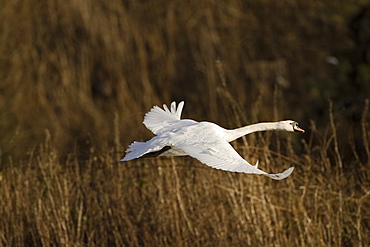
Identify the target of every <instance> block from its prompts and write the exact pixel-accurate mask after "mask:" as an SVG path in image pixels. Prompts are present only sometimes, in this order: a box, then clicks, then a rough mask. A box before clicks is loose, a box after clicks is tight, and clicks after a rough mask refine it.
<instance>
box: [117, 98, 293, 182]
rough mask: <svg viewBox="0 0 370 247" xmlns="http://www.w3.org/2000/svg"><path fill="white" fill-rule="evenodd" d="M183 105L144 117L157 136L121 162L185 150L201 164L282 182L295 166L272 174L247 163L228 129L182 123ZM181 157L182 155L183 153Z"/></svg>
mask: <svg viewBox="0 0 370 247" xmlns="http://www.w3.org/2000/svg"><path fill="white" fill-rule="evenodd" d="M183 107H184V102H183V101H182V102H180V103H179V104H178V106H177V107H176V103H175V102H172V103H171V107H170V108H171V109H169V108H168V107H167V106H166V105H163V109H161V108H159V107H158V106H154V107H153V108H152V109H151V110H150V111H149V112H148V113H147V114H145V117H144V122H143V123H144V125H145V126H146V127H147V128H148V129H149V130H151V131H152V132H153V133H154V134H156V135H157V136H155V137H153V138H152V139H150V140H149V141H147V142H134V143H132V144H131V145H130V147H129V149H127V150H126V152H128V153H127V154H126V156H125V157H124V159H123V160H122V161H127V160H131V159H135V158H140V157H142V156H143V155H144V154H146V153H150V152H153V151H154V152H155V151H159V150H161V149H162V148H163V147H165V146H173V147H176V148H177V149H180V150H179V151H180V152H181V150H182V151H184V152H185V153H186V154H188V155H190V156H191V157H193V158H196V159H198V160H199V161H200V162H202V163H204V164H206V165H208V166H210V167H213V168H216V169H221V170H225V171H232V172H241V173H250V174H261V175H265V176H268V177H270V178H272V179H276V180H280V179H284V178H286V177H288V176H289V175H290V174H291V173H292V172H293V169H294V168H293V167H291V168H289V169H287V170H285V171H284V172H283V173H278V174H269V173H266V172H264V171H262V170H260V169H258V168H257V167H258V162H257V164H256V165H255V166H253V165H251V164H249V163H248V162H247V161H246V160H244V159H243V158H242V157H241V156H240V155H239V154H238V153H237V152H236V151H235V149H234V148H233V147H232V146H231V145H230V144H229V143H228V142H227V141H226V140H225V134H226V132H225V131H226V130H225V129H223V128H221V127H220V126H218V125H216V124H212V123H208V122H201V123H198V122H196V121H194V120H180V117H181V112H182V109H183ZM180 155H182V154H180Z"/></svg>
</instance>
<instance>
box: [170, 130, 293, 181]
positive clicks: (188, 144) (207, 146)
mask: <svg viewBox="0 0 370 247" xmlns="http://www.w3.org/2000/svg"><path fill="white" fill-rule="evenodd" d="M209 131H212V128H208V129H204V130H203V131H201V132H202V133H201V134H199V131H195V134H191V133H189V132H188V133H187V134H186V138H185V141H184V137H181V138H175V139H172V140H171V143H172V145H174V146H175V147H177V148H179V149H181V150H182V151H184V152H185V153H187V154H188V155H189V156H191V157H193V158H195V159H197V160H199V161H200V162H202V163H203V164H206V165H208V166H210V167H213V168H216V169H220V170H225V171H231V172H241V173H249V174H261V175H265V176H268V177H270V178H273V179H276V180H280V179H284V178H286V177H288V176H289V175H290V174H291V173H292V172H293V169H294V168H293V167H291V168H289V169H288V170H286V171H284V172H283V173H278V174H269V173H266V172H264V171H262V170H260V169H258V168H257V166H253V165H251V164H249V163H248V162H247V161H246V160H245V159H243V158H242V157H241V156H240V155H239V154H238V153H237V152H236V151H235V149H234V148H233V147H232V146H231V145H230V144H229V143H228V142H227V141H225V140H224V139H223V138H221V137H220V136H219V135H217V134H215V133H213V134H212V133H204V132H209ZM192 133H194V131H193V132H192ZM202 136H206V138H207V139H203V138H201V137H202ZM257 164H258V163H257Z"/></svg>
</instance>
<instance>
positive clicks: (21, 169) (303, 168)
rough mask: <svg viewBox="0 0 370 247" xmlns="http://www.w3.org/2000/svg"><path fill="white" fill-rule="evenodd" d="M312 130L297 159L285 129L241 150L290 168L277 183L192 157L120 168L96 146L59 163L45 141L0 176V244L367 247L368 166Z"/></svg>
mask: <svg viewBox="0 0 370 247" xmlns="http://www.w3.org/2000/svg"><path fill="white" fill-rule="evenodd" d="M310 135H311V137H310V140H311V141H310V143H305V150H303V151H302V154H300V155H297V154H296V152H295V151H293V147H292V146H291V145H292V142H291V141H290V140H289V139H285V138H286V137H288V136H286V135H282V136H281V135H280V136H278V138H276V140H275V141H276V142H278V143H277V144H278V146H286V150H285V152H284V151H282V150H280V151H279V152H274V151H272V150H270V148H269V145H262V146H259V147H258V148H257V147H255V146H249V147H247V149H245V150H239V151H240V152H243V151H246V153H254V154H258V157H259V158H260V159H261V161H262V164H261V166H263V167H264V169H265V170H271V171H279V170H282V169H283V168H287V167H288V166H290V165H294V166H295V167H296V170H295V171H294V173H293V174H292V176H291V177H289V178H287V179H285V180H282V181H274V180H271V179H268V178H266V177H259V176H250V175H243V174H233V173H228V172H222V171H218V170H215V169H211V168H208V167H206V166H204V165H202V164H200V163H199V162H196V161H194V160H193V159H191V158H173V159H169V158H157V159H143V160H138V161H132V162H128V163H124V164H121V163H119V162H118V158H117V155H116V154H114V153H110V152H107V153H104V154H98V153H96V152H95V151H94V150H93V149H92V150H91V153H90V156H89V158H88V159H87V160H84V161H81V159H79V158H78V157H79V154H78V151H76V152H77V153H71V154H70V156H69V157H68V158H67V159H66V160H65V161H63V162H61V161H59V159H58V156H57V154H56V153H55V151H54V150H53V149H52V147H51V146H50V144H49V143H48V141H46V142H45V143H44V144H43V145H41V146H40V147H39V148H38V150H33V151H30V153H29V158H28V161H23V162H19V163H15V162H12V161H11V160H10V161H9V163H8V167H7V169H3V171H2V173H1V181H0V184H1V187H0V193H1V195H2V196H1V199H0V204H1V207H0V208H1V211H0V218H1V225H0V227H1V231H0V232H1V243H2V245H3V246H40V245H42V246H55V245H57V246H367V245H368V244H369V243H370V238H369V236H370V230H369V226H368V222H369V220H370V216H369V214H368V210H369V209H370V203H369V201H370V200H369V197H370V183H369V176H370V174H369V169H367V167H368V166H369V163H368V162H367V163H361V162H356V161H353V163H352V164H351V166H352V167H351V169H348V170H344V169H342V167H341V164H340V162H341V160H339V159H336V157H337V155H340V153H338V154H337V153H335V140H336V133H335V132H334V129H328V130H327V137H325V138H324V134H323V133H320V132H319V131H318V130H315V128H314V126H312V127H311V134H310ZM364 135H369V131H367V132H366V133H364ZM272 137H274V135H273V136H272ZM274 139H275V138H272V140H274ZM272 140H267V139H266V138H262V140H261V142H266V143H267V142H271V141H272ZM282 140H284V141H282ZM314 142H321V144H315V145H313V144H312V143H314ZM365 144H366V148H369V146H368V145H369V144H368V143H365ZM112 151H113V150H112ZM332 151H334V153H333V154H330V152H332ZM283 153H285V154H283ZM250 159H252V158H250Z"/></svg>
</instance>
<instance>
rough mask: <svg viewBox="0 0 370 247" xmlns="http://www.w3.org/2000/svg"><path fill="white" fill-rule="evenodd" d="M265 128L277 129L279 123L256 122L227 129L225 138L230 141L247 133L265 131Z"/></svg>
mask: <svg viewBox="0 0 370 247" xmlns="http://www.w3.org/2000/svg"><path fill="white" fill-rule="evenodd" d="M266 130H279V124H278V123H257V124H251V125H248V126H244V127H241V128H237V129H233V130H228V132H227V134H226V138H225V139H226V140H227V141H228V142H231V141H233V140H236V139H238V138H239V137H242V136H245V135H248V134H250V133H253V132H258V131H266Z"/></svg>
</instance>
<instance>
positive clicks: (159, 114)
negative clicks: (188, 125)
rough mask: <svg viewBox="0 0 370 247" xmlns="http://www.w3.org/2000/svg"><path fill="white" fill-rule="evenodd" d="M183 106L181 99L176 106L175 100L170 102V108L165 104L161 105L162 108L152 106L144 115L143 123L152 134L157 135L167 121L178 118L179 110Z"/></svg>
mask: <svg viewBox="0 0 370 247" xmlns="http://www.w3.org/2000/svg"><path fill="white" fill-rule="evenodd" d="M183 107H184V101H181V102H180V103H179V105H178V106H177V108H176V102H172V103H171V110H169V109H168V107H167V105H163V109H164V110H163V109H162V108H160V107H158V106H154V107H153V108H152V109H151V110H150V111H149V112H148V113H147V114H145V117H144V122H143V123H144V125H145V126H146V127H147V128H148V129H149V130H151V131H152V132H153V133H154V134H156V135H159V134H160V133H161V129H163V128H164V127H166V126H167V125H168V123H169V122H171V121H176V120H180V117H181V112H182V109H183Z"/></svg>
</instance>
